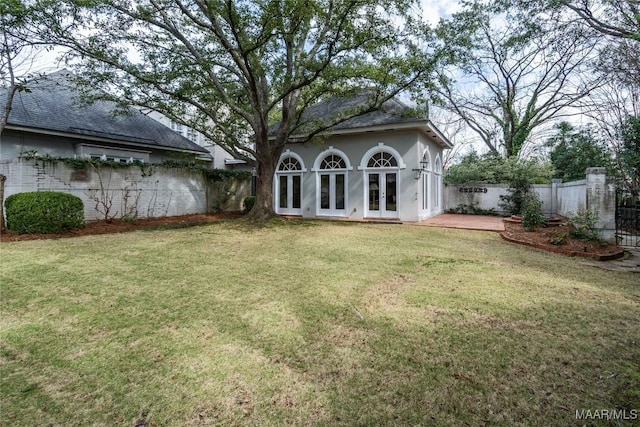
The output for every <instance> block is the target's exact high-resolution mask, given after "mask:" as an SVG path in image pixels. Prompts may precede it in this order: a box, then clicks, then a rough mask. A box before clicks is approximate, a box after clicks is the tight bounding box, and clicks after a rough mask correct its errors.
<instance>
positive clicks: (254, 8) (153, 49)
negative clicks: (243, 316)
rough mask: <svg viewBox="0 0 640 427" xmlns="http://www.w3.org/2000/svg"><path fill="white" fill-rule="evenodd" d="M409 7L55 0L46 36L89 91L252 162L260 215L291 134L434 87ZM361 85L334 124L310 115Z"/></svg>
mask: <svg viewBox="0 0 640 427" xmlns="http://www.w3.org/2000/svg"><path fill="white" fill-rule="evenodd" d="M414 3H415V2H414V1H412V0H401V1H392V0H377V1H374V0H350V1H342V0H335V1H334V0H303V1H300V0H233V1H232V0H140V1H137V2H130V1H128V0H103V1H92V2H86V1H81V0H77V1H76V0H59V1H51V2H49V8H48V11H47V14H46V18H47V19H49V22H48V24H47V30H48V32H49V33H48V35H49V37H50V39H51V40H55V41H56V42H57V43H59V44H62V45H65V46H67V47H69V48H70V49H71V50H72V55H74V56H75V58H76V59H79V60H80V61H81V62H80V64H81V67H80V69H81V70H82V76H83V78H84V79H85V80H86V81H88V82H89V83H90V86H91V87H92V88H100V89H102V90H103V91H104V93H107V94H108V95H107V97H109V98H111V99H113V100H117V101H121V102H123V103H127V104H135V105H139V106H144V107H149V108H152V109H154V110H157V111H160V112H162V113H163V114H165V115H166V116H168V117H170V118H172V119H174V120H177V121H183V122H185V123H186V124H188V125H189V126H191V127H193V128H195V129H196V130H198V131H200V132H201V133H203V134H204V135H205V136H207V137H209V138H210V139H211V140H213V141H215V142H216V143H219V144H220V145H222V146H223V147H224V148H225V149H226V150H228V151H229V152H231V153H233V154H234V155H236V156H238V157H241V158H245V159H247V160H248V161H250V162H255V165H256V168H257V177H258V182H257V194H256V196H257V199H256V203H255V205H254V208H253V209H252V212H251V215H252V216H253V217H254V218H255V219H258V220H264V219H265V218H268V217H269V216H271V215H272V214H273V206H272V203H273V202H272V199H273V197H272V182H273V175H274V172H275V169H276V166H277V162H278V160H279V157H280V154H281V152H282V150H283V147H284V145H285V144H286V143H287V141H288V140H289V137H290V136H292V135H295V137H296V140H297V141H302V142H304V141H308V140H311V139H312V138H314V137H316V136H318V135H321V134H322V133H323V132H324V131H326V130H327V129H329V128H330V127H331V126H333V125H335V124H336V123H338V122H340V121H343V120H346V119H347V118H349V117H352V116H355V115H360V114H364V113H366V112H368V111H372V110H374V109H377V108H379V107H380V105H381V104H382V103H383V102H384V101H386V100H388V99H389V98H391V97H394V96H396V95H397V94H398V93H400V92H404V91H406V90H408V89H412V90H417V89H418V88H419V87H420V86H419V84H418V83H419V82H425V81H428V79H427V77H428V75H429V73H430V70H431V69H432V63H433V60H432V59H431V58H429V57H428V56H427V55H426V52H425V49H422V47H421V46H419V45H418V43H419V40H424V37H423V36H424V35H425V34H424V33H423V32H424V31H425V26H423V25H419V23H417V22H414V18H413V16H414V15H415V10H416V9H415V6H416V5H415V4H414ZM362 90H366V91H367V93H368V94H369V95H370V96H369V97H368V98H367V100H366V102H363V103H362V104H361V105H359V106H358V107H357V108H354V109H351V110H349V111H347V112H345V113H343V114H341V115H340V116H339V117H335V119H333V120H332V121H331V122H319V121H317V120H316V118H314V117H309V116H308V115H305V114H304V112H305V111H306V109H307V107H309V106H310V105H312V104H314V103H316V102H318V101H321V100H323V99H327V98H328V97H332V96H339V97H340V96H350V95H353V94H355V93H356V92H357V91H362ZM93 95H94V96H95V95H96V92H95V91H94V92H93ZM99 96H103V95H99ZM274 118H276V119H277V124H275V125H274V124H273V121H274V120H273V119H274Z"/></svg>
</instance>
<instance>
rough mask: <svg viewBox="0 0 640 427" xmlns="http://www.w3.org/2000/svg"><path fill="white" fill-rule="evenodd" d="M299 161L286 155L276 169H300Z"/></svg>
mask: <svg viewBox="0 0 640 427" xmlns="http://www.w3.org/2000/svg"><path fill="white" fill-rule="evenodd" d="M301 170H302V166H301V165H300V161H299V160H298V159H295V158H293V157H286V158H284V159H283V160H282V161H280V164H279V165H278V171H301Z"/></svg>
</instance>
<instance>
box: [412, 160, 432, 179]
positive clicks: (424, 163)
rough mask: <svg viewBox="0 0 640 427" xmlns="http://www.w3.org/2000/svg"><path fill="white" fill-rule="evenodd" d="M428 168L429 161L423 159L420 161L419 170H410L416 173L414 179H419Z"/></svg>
mask: <svg viewBox="0 0 640 427" xmlns="http://www.w3.org/2000/svg"><path fill="white" fill-rule="evenodd" d="M428 167H429V161H428V160H427V159H425V158H423V159H422V160H420V169H411V170H412V171H413V172H415V173H416V179H420V175H422V172H424V171H426V170H428V169H427V168H428Z"/></svg>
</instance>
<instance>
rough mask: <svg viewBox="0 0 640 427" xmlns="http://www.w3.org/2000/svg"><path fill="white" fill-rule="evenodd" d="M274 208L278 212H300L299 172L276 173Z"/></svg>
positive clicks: (300, 183) (290, 213)
mask: <svg viewBox="0 0 640 427" xmlns="http://www.w3.org/2000/svg"><path fill="white" fill-rule="evenodd" d="M277 178H278V180H277V186H276V187H277V194H276V200H277V202H278V203H277V205H276V209H277V212H278V213H279V214H284V215H301V214H302V176H301V175H300V174H284V173H279V174H277Z"/></svg>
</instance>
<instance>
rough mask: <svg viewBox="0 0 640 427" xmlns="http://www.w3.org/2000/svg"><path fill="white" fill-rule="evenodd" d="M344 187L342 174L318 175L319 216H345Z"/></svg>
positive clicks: (343, 175)
mask: <svg viewBox="0 0 640 427" xmlns="http://www.w3.org/2000/svg"><path fill="white" fill-rule="evenodd" d="M345 205H346V185H345V174H344V173H335V172H333V173H331V172H329V173H321V174H320V210H319V214H320V215H327V216H346V214H347V210H346V206H345Z"/></svg>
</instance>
